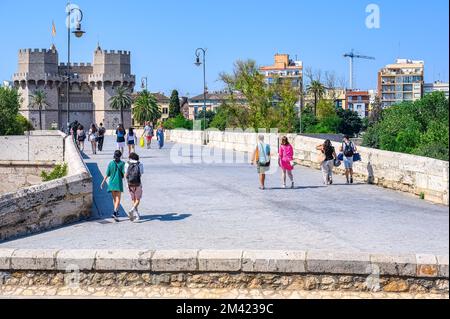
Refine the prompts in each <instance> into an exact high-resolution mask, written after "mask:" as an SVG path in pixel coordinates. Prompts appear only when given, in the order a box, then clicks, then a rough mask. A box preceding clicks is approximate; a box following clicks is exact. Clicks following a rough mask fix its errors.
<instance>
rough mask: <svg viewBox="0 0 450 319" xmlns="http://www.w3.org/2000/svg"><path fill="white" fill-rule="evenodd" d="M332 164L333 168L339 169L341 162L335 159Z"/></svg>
mask: <svg viewBox="0 0 450 319" xmlns="http://www.w3.org/2000/svg"><path fill="white" fill-rule="evenodd" d="M333 164H334V167H339V166H341V164H342V162H341V161H340V160H339V159H337V158H335V159H334V163H333Z"/></svg>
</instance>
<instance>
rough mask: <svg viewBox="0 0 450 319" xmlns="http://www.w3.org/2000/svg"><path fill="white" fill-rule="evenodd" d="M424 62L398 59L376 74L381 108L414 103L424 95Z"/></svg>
mask: <svg viewBox="0 0 450 319" xmlns="http://www.w3.org/2000/svg"><path fill="white" fill-rule="evenodd" d="M424 67H425V63H424V61H414V60H408V59H398V60H397V61H396V63H395V64H389V65H386V66H385V67H384V68H383V69H381V70H380V71H379V72H378V94H379V96H380V100H381V103H382V106H383V108H387V107H390V106H391V105H394V104H397V103H400V102H403V101H416V100H418V99H420V98H422V96H423V93H424Z"/></svg>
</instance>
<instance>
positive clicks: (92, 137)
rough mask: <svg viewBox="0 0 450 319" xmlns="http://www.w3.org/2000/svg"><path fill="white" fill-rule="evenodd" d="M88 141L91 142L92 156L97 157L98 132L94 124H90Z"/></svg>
mask: <svg viewBox="0 0 450 319" xmlns="http://www.w3.org/2000/svg"><path fill="white" fill-rule="evenodd" d="M88 140H89V142H91V147H92V154H94V155H97V141H98V130H97V126H95V124H92V125H91V128H90V129H89V135H88Z"/></svg>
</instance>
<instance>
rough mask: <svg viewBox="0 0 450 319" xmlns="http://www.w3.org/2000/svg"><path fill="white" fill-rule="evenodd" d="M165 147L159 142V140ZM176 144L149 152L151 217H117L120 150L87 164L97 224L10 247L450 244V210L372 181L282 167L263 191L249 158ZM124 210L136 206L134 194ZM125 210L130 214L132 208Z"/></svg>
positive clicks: (415, 249)
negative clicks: (197, 158) (110, 176)
mask: <svg viewBox="0 0 450 319" xmlns="http://www.w3.org/2000/svg"><path fill="white" fill-rule="evenodd" d="M155 146H156V145H155ZM171 146H172V145H170V144H168V145H167V146H166V148H165V149H163V150H157V149H152V150H142V149H139V150H138V151H139V153H140V155H141V157H142V161H143V163H144V165H145V169H146V172H145V173H146V174H145V175H144V179H143V180H144V196H145V197H144V200H143V203H142V206H141V214H142V215H143V220H142V222H141V223H139V224H133V223H131V222H129V221H128V220H127V219H126V218H123V219H122V222H120V223H118V224H115V223H113V222H112V221H111V219H110V218H109V216H110V215H111V212H112V203H111V198H110V195H109V194H108V193H107V192H105V191H101V190H100V189H99V185H100V182H101V180H102V176H103V174H104V172H105V170H106V167H107V165H108V163H109V161H110V160H111V158H112V154H113V152H114V147H115V145H114V141H113V139H112V138H110V137H108V138H107V140H106V145H105V151H104V152H103V153H102V154H99V155H97V156H91V155H90V152H89V148H90V147H89V146H88V145H87V146H86V150H87V154H88V157H90V158H88V159H87V160H86V163H87V165H88V167H89V169H90V171H91V173H92V175H93V177H94V180H95V185H94V190H95V191H94V196H95V209H94V211H95V212H94V215H95V217H94V218H93V219H92V220H90V221H87V222H84V223H79V224H75V225H71V226H67V227H63V228H60V229H57V230H53V231H50V232H46V233H42V234H39V235H35V236H31V237H27V238H22V239H17V240H14V241H10V242H6V243H2V244H0V248H8V247H11V248H29V249H36V248H38V249H45V248H52V249H64V248H71V249H108V248H110V249H215V250H218V249H262V250H289V249H291V250H323V251H345V252H368V253H384V254H405V253H427V254H437V255H447V254H448V251H449V211H448V207H446V206H441V205H434V204H431V203H428V202H425V201H421V200H420V199H418V198H416V197H414V196H412V195H409V194H405V193H400V192H395V191H392V190H387V189H383V188H379V187H376V186H372V185H365V184H356V185H351V186H347V185H345V184H344V178H343V177H340V176H339V177H336V178H335V185H333V186H331V187H324V185H322V182H321V181H322V180H321V173H320V172H319V171H316V170H313V169H309V168H303V167H300V168H297V169H296V170H295V174H294V175H295V179H296V182H297V188H296V189H294V190H290V189H289V190H284V189H281V188H280V177H279V173H277V174H275V175H272V176H269V177H268V190H266V191H259V190H258V183H257V176H256V169H255V168H254V167H251V166H250V165H248V164H234V165H230V164H228V165H220V164H211V165H208V164H173V163H172V162H171V161H170V156H169V155H170V148H171ZM123 208H124V209H129V208H130V199H129V196H128V194H127V193H126V194H125V195H124V201H123ZM122 215H123V216H124V217H125V214H124V211H122Z"/></svg>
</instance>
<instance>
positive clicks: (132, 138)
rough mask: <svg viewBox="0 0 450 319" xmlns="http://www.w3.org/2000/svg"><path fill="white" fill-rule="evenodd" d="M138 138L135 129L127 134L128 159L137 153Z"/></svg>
mask: <svg viewBox="0 0 450 319" xmlns="http://www.w3.org/2000/svg"><path fill="white" fill-rule="evenodd" d="M136 144H137V137H136V133H134V129H133V128H132V127H130V129H129V130H128V134H127V145H128V157H129V156H130V155H131V153H134V152H135V151H136Z"/></svg>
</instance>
